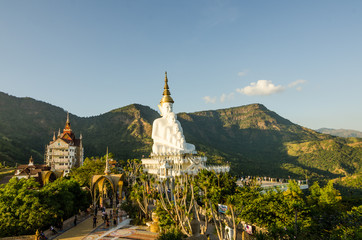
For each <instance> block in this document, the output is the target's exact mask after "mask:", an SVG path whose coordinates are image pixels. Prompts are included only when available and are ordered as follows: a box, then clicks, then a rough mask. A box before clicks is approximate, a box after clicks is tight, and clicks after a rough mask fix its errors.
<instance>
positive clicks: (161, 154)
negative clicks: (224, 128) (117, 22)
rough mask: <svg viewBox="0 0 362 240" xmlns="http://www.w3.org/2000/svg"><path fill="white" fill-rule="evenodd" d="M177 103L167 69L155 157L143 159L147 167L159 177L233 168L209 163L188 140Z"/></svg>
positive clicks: (155, 129)
mask: <svg viewBox="0 0 362 240" xmlns="http://www.w3.org/2000/svg"><path fill="white" fill-rule="evenodd" d="M173 103H174V101H173V99H172V97H171V93H170V90H169V87H168V78H167V72H166V73H165V86H164V90H163V97H162V99H161V102H160V105H158V108H159V110H160V112H161V117H160V118H157V119H156V120H154V122H153V125H152V139H153V146H152V153H151V158H148V159H142V165H143V170H144V171H145V172H147V173H149V174H153V175H156V176H158V178H159V179H167V178H174V177H176V176H181V175H184V174H189V175H196V174H197V173H198V172H199V171H200V170H202V169H207V170H209V171H215V172H216V173H221V172H229V170H230V167H229V166H227V165H226V166H207V165H206V161H207V158H206V157H205V156H200V155H198V154H197V151H196V149H195V145H193V144H190V143H187V142H186V140H185V136H184V135H183V129H182V127H181V124H180V122H179V121H178V120H177V115H176V114H175V113H174V112H173Z"/></svg>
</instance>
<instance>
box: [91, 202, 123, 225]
mask: <svg viewBox="0 0 362 240" xmlns="http://www.w3.org/2000/svg"><path fill="white" fill-rule="evenodd" d="M100 210H101V212H102V220H103V223H104V224H105V225H106V227H109V226H110V225H111V224H112V223H113V226H116V225H117V224H118V223H119V222H120V213H119V212H118V209H116V210H115V211H113V210H110V211H109V214H108V213H107V210H106V208H105V207H101V209H100ZM97 213H98V207H96V208H95V212H94V215H93V228H95V227H97Z"/></svg>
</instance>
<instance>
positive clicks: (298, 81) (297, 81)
mask: <svg viewBox="0 0 362 240" xmlns="http://www.w3.org/2000/svg"><path fill="white" fill-rule="evenodd" d="M306 82H307V81H306V80H303V79H298V80H296V81H294V82H292V83H289V85H288V87H290V88H292V87H295V86H298V85H300V84H304V83H306ZM298 88H300V89H301V87H298ZM298 88H297V90H298Z"/></svg>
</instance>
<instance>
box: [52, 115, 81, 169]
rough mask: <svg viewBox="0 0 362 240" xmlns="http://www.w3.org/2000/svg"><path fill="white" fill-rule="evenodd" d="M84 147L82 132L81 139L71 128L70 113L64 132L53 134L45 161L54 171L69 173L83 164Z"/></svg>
mask: <svg viewBox="0 0 362 240" xmlns="http://www.w3.org/2000/svg"><path fill="white" fill-rule="evenodd" d="M83 156H84V149H83V144H82V134H81V135H80V137H79V139H78V138H76V137H75V134H74V133H73V131H72V129H71V128H70V122H69V113H68V114H67V121H66V123H65V127H64V129H63V133H60V130H59V131H58V136H57V137H55V133H54V135H53V141H51V142H50V143H49V145H47V146H46V152H45V163H46V165H47V166H49V167H51V170H53V171H64V175H67V174H68V173H69V172H70V170H71V169H72V168H73V167H80V166H82V165H83Z"/></svg>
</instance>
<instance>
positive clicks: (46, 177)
mask: <svg viewBox="0 0 362 240" xmlns="http://www.w3.org/2000/svg"><path fill="white" fill-rule="evenodd" d="M62 175H63V172H61V171H55V172H54V171H51V169H50V167H49V166H47V165H46V164H34V160H33V157H30V159H29V164H24V165H19V166H18V167H17V168H16V170H15V173H14V178H18V179H22V178H25V179H29V178H34V179H35V181H37V182H38V183H39V184H40V186H44V185H46V184H47V183H49V182H53V181H54V180H55V179H57V178H59V177H61V176H62Z"/></svg>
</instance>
